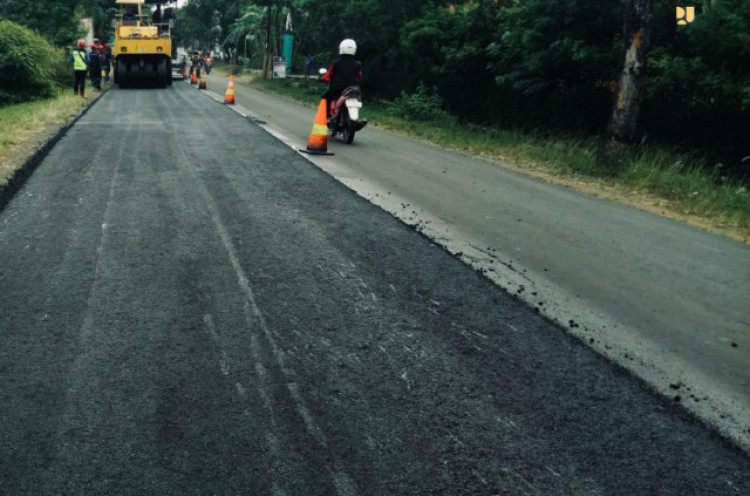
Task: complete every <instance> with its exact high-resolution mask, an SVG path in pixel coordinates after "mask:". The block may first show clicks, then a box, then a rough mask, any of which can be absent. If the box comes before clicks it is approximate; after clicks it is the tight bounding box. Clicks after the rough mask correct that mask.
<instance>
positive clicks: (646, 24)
mask: <svg viewBox="0 0 750 496" xmlns="http://www.w3.org/2000/svg"><path fill="white" fill-rule="evenodd" d="M653 3H654V2H653V0H628V5H627V8H626V10H625V23H624V24H625V28H624V36H623V37H624V39H625V50H624V55H623V64H622V72H621V73H620V78H619V81H618V84H617V89H616V90H615V95H614V99H613V103H612V113H611V115H610V117H609V123H608V124H607V130H606V133H605V135H604V137H603V139H602V142H601V144H600V145H599V153H598V155H597V164H598V165H599V167H603V168H606V169H609V171H610V172H615V170H616V167H617V164H618V159H619V157H620V154H621V153H622V150H623V149H624V147H625V146H626V145H628V144H631V143H632V142H633V140H634V139H635V135H636V129H637V125H638V114H639V113H640V109H641V103H642V102H643V98H644V93H645V87H646V58H647V55H648V46H649V39H650V37H651V11H652V7H653Z"/></svg>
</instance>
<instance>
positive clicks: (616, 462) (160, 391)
mask: <svg viewBox="0 0 750 496" xmlns="http://www.w3.org/2000/svg"><path fill="white" fill-rule="evenodd" d="M0 308H2V313H1V314H0V339H1V340H2V341H1V342H2V346H0V418H1V419H2V425H3V429H2V434H0V481H1V486H0V487H1V489H0V492H3V493H6V494H272V495H297V494H300V495H315V494H321V495H330V494H340V495H357V494H372V495H383V494H450V495H454V494H472V495H473V494H487V495H492V494H583V495H601V494H623V495H626V494H627V495H632V494H660V495H662V494H675V495H685V494H696V495H708V494H717V495H718V494H721V495H725V494H748V493H750V459H748V456H747V455H746V454H745V453H744V452H742V451H740V450H739V449H736V448H733V447H732V446H731V445H730V444H728V443H727V442H725V441H724V440H723V439H722V438H720V437H718V436H717V435H715V434H714V433H713V432H712V431H711V430H710V429H709V428H708V427H706V426H705V425H704V424H703V423H701V422H700V421H698V420H696V419H695V418H694V417H693V416H691V415H690V414H688V413H687V412H686V411H685V410H684V409H683V408H682V406H681V405H680V404H678V403H676V402H674V401H672V400H670V399H668V398H664V397H663V396H660V395H657V394H655V393H654V392H653V391H652V390H651V389H650V388H649V387H648V386H646V385H645V384H644V383H643V382H641V381H640V380H639V379H635V378H634V377H633V376H632V375H631V374H630V373H628V372H626V371H625V369H623V368H621V367H620V366H618V365H616V364H613V363H612V362H610V361H608V360H607V359H605V358H602V357H601V355H599V354H597V353H595V352H594V351H592V350H591V349H590V348H589V347H588V346H586V345H584V344H583V343H582V342H581V341H580V340H578V339H576V338H574V337H571V336H570V334H568V333H567V332H565V331H564V330H562V329H561V328H559V327H556V326H555V325H553V324H551V323H550V322H549V321H548V320H546V319H544V318H543V317H542V316H540V315H539V314H538V313H537V312H536V311H535V310H534V309H532V308H530V307H529V306H527V305H525V304H523V303H521V302H519V301H518V300H517V299H516V298H514V297H513V296H511V295H509V294H508V293H506V292H504V291H503V290H501V289H499V288H498V287H497V286H496V285H495V284H493V283H492V282H491V281H489V280H488V279H486V278H485V277H484V276H483V275H482V274H480V273H478V272H477V271H474V270H472V269H471V268H469V267H468V266H466V265H465V264H464V263H462V262H461V261H459V260H457V259H456V258H455V257H454V256H452V255H451V254H450V253H448V252H446V251H445V250H444V249H442V248H441V247H440V246H438V245H436V244H435V243H433V242H432V241H430V240H429V239H427V238H425V237H424V236H423V235H421V234H420V233H418V232H416V231H415V229H413V228H411V227H409V226H407V225H405V224H404V223H402V222H400V221H399V220H397V219H396V218H394V217H393V216H391V215H389V214H387V213H385V212H384V211H382V210H381V209H379V208H378V207H376V206H374V205H372V204H371V203H369V202H367V201H365V200H363V199H362V198H360V197H359V196H357V195H356V194H354V193H353V192H352V191H351V190H349V189H347V188H345V187H343V186H342V185H341V184H340V183H339V182H337V181H336V180H334V179H333V178H332V177H330V176H329V175H327V174H326V173H324V172H321V171H320V170H319V169H318V168H316V167H314V166H312V165H311V164H310V163H308V162H306V161H305V160H304V159H302V158H300V157H299V156H298V155H296V154H295V153H293V152H292V151H291V150H290V149H289V148H288V147H287V146H285V145H283V144H282V143H280V142H279V141H277V140H276V139H274V138H272V137H271V136H269V135H268V134H266V133H265V132H264V131H263V130H261V129H260V128H258V127H257V126H256V125H254V124H253V123H251V122H248V121H247V120H246V119H243V118H241V117H240V116H238V115H237V114H236V113H234V112H232V111H230V110H229V109H227V108H225V107H222V106H221V105H218V104H216V103H215V102H214V101H212V100H211V99H209V98H205V97H203V96H200V95H198V94H197V92H196V90H194V89H192V88H190V87H189V86H187V85H182V84H175V85H174V87H173V88H170V89H167V90H119V89H115V90H112V91H110V92H109V93H107V94H106V95H104V96H103V97H102V99H101V100H99V101H98V102H97V103H96V104H95V105H94V107H93V108H92V109H91V110H90V111H89V112H88V113H87V114H86V115H85V116H84V117H83V118H82V119H81V120H80V121H79V122H78V123H77V124H76V125H75V126H74V127H73V128H72V129H71V130H70V131H69V132H68V133H67V135H66V136H65V137H64V138H63V139H62V140H61V141H60V142H59V143H58V144H57V145H56V146H55V147H54V148H53V149H52V151H51V152H50V154H49V155H48V157H47V158H46V159H45V160H44V161H43V162H42V163H41V164H40V166H39V168H38V169H37V170H36V172H35V173H34V175H33V176H32V177H31V178H30V179H29V181H28V182H27V183H26V185H25V186H24V188H23V189H21V190H20V191H19V193H18V194H17V195H16V197H15V198H14V199H13V200H12V201H11V202H10V203H9V204H8V205H7V206H6V207H5V209H4V210H3V211H2V212H0Z"/></svg>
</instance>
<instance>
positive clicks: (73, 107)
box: [0, 91, 95, 186]
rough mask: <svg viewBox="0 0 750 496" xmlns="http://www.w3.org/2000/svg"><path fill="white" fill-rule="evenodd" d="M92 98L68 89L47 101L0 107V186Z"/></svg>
mask: <svg viewBox="0 0 750 496" xmlns="http://www.w3.org/2000/svg"><path fill="white" fill-rule="evenodd" d="M93 96H95V95H94V94H92V97H93ZM90 98H91V97H87V98H85V99H84V98H81V97H79V96H75V95H73V94H72V91H66V92H64V93H63V92H61V93H59V94H58V95H57V96H55V97H54V98H50V99H47V100H39V101H35V102H29V103H21V104H18V105H11V106H8V107H3V108H0V186H3V185H5V184H7V182H8V180H9V179H10V177H11V176H12V175H13V173H14V172H15V171H16V170H17V169H18V168H19V167H21V166H23V164H24V162H25V161H26V159H27V158H28V156H30V155H31V154H33V152H34V151H35V150H36V148H37V147H38V146H39V144H40V143H41V142H43V141H44V140H46V139H47V138H48V137H49V134H50V133H53V132H55V131H56V130H57V129H59V128H60V127H61V126H63V125H64V124H65V123H66V122H68V121H69V120H70V119H71V118H73V117H74V116H75V115H77V114H78V113H79V112H80V111H81V109H83V108H84V107H85V106H86V105H87V104H88V103H89V102H90ZM29 151H31V153H28V152H29Z"/></svg>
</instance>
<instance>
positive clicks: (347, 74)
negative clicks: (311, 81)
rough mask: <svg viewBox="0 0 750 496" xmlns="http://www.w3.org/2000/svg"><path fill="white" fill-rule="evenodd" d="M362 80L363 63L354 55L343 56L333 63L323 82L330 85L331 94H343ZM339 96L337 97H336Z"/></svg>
mask: <svg viewBox="0 0 750 496" xmlns="http://www.w3.org/2000/svg"><path fill="white" fill-rule="evenodd" d="M361 80H362V63H361V62H360V61H359V60H357V59H355V58H354V55H341V56H339V58H337V59H336V60H334V61H333V62H331V65H330V66H329V67H328V72H327V73H326V75H325V76H323V81H326V82H328V83H330V88H329V92H330V93H334V94H341V92H342V91H343V90H345V89H346V88H347V87H349V86H352V85H354V84H356V83H358V82H359V81H361ZM336 96H337V95H336Z"/></svg>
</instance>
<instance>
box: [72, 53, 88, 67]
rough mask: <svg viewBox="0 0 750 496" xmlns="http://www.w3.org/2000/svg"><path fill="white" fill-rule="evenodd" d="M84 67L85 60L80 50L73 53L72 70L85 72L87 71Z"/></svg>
mask: <svg viewBox="0 0 750 496" xmlns="http://www.w3.org/2000/svg"><path fill="white" fill-rule="evenodd" d="M88 67H89V66H88V65H86V58H85V57H84V55H83V53H82V52H81V51H80V50H74V51H73V70H74V71H85V70H86V69H88Z"/></svg>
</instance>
